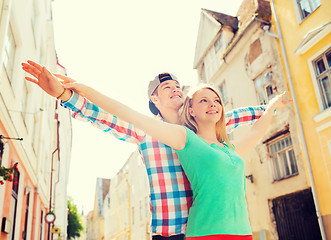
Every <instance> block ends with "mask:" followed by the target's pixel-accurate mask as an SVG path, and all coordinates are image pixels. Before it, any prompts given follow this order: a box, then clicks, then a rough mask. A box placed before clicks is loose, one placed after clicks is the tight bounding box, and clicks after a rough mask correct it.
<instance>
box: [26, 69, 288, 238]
mask: <svg viewBox="0 0 331 240" xmlns="http://www.w3.org/2000/svg"><path fill="white" fill-rule="evenodd" d="M34 76H35V77H36V79H35V78H30V77H27V78H26V79H27V80H29V81H31V82H33V83H36V84H38V85H39V86H40V87H41V88H42V87H43V85H45V84H47V83H48V81H49V80H50V79H52V78H54V76H53V75H52V74H51V73H50V72H49V71H48V70H47V69H46V68H45V67H43V68H42V69H41V70H40V72H38V74H34ZM69 90H73V91H76V92H78V93H79V94H80V95H83V96H85V97H86V98H88V99H89V100H90V101H92V102H93V103H95V104H96V105H98V106H99V107H101V108H103V109H104V110H106V111H108V112H109V113H111V114H113V115H116V116H117V117H119V118H120V119H122V120H124V121H127V122H129V123H132V124H134V125H135V126H136V127H138V128H140V129H141V130H143V131H145V132H146V133H148V134H149V135H151V136H152V137H155V138H157V139H159V140H160V141H161V142H163V143H165V144H166V145H168V146H170V147H172V148H173V149H175V150H176V152H177V153H178V156H179V160H180V162H181V164H182V166H183V169H184V171H185V173H186V175H187V177H188V179H189V181H190V183H191V187H192V190H193V205H192V207H191V209H190V212H189V219H188V223H187V231H186V239H187V240H191V239H192V240H196V239H208V240H212V239H220V240H235V239H245V240H248V239H252V231H251V228H250V224H249V219H248V212H247V205H246V200H245V171H244V161H243V160H242V159H241V157H240V156H239V155H241V156H242V155H244V154H245V153H247V152H248V151H249V150H250V149H251V148H252V147H253V146H254V145H255V143H256V142H257V141H258V140H259V139H260V138H261V137H262V136H263V135H264V133H265V131H266V129H267V128H268V126H269V124H270V122H271V120H272V117H273V112H274V110H275V109H277V108H283V107H285V105H286V104H287V103H288V102H289V101H284V96H285V93H283V94H281V95H278V96H277V97H275V98H274V99H273V100H271V101H270V103H269V106H268V108H267V110H266V111H265V113H264V114H263V116H262V117H261V118H260V119H259V120H258V121H257V122H256V123H255V124H254V125H253V126H252V128H251V130H250V132H249V133H248V134H246V135H245V137H244V138H243V139H240V140H236V141H232V143H230V141H229V139H228V137H227V135H226V132H225V118H224V107H223V103H222V100H221V98H220V96H219V95H218V93H217V92H216V91H215V90H214V89H212V88H211V87H203V88H201V89H199V90H197V91H195V92H194V94H193V95H192V96H191V97H188V98H187V99H186V100H185V103H184V106H183V124H184V126H180V125H176V124H169V123H166V122H162V121H160V120H158V119H155V118H151V117H148V116H145V115H143V114H140V113H138V112H136V111H135V110H133V109H131V108H129V107H127V106H125V105H123V104H121V103H120V102H118V101H116V100H114V99H111V98H109V97H107V96H104V95H103V94H101V93H99V92H97V91H96V90H94V89H92V88H90V87H87V86H85V85H83V84H79V83H77V82H70V83H67V84H65V85H64V90H63V93H62V94H61V96H62V95H63V94H66V92H67V91H69Z"/></svg>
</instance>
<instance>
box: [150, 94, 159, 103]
mask: <svg viewBox="0 0 331 240" xmlns="http://www.w3.org/2000/svg"><path fill="white" fill-rule="evenodd" d="M151 101H152V103H154V105H155V103H157V102H158V99H157V96H155V95H152V96H151Z"/></svg>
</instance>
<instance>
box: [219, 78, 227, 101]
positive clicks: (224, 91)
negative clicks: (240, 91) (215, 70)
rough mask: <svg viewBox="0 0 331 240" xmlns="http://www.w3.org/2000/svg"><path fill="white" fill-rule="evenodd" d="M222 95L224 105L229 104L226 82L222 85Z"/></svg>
mask: <svg viewBox="0 0 331 240" xmlns="http://www.w3.org/2000/svg"><path fill="white" fill-rule="evenodd" d="M220 94H221V98H222V101H223V103H224V105H225V104H227V103H228V102H229V97H228V92H227V90H226V84H225V82H223V83H222V85H221V86H220Z"/></svg>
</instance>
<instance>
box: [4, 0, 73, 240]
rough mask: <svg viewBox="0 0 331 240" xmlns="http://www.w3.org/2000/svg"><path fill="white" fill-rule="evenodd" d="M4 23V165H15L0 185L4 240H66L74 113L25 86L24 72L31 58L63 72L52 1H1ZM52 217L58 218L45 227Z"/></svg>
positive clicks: (32, 88)
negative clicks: (10, 178) (11, 177)
mask: <svg viewBox="0 0 331 240" xmlns="http://www.w3.org/2000/svg"><path fill="white" fill-rule="evenodd" d="M0 19H1V20H0V48H1V50H0V66H1V67H0V135H1V139H0V140H1V143H0V145H1V158H0V164H1V166H2V167H6V168H9V167H11V166H13V165H14V164H15V163H17V170H15V172H14V180H13V181H12V182H10V181H5V183H4V185H1V186H0V226H1V231H0V239H1V240H2V239H38V240H39V239H50V238H51V237H53V236H52V229H53V228H54V227H57V228H58V229H61V233H59V234H56V235H54V238H55V237H58V238H59V239H61V238H62V239H65V238H66V226H67V220H66V219H67V204H66V202H67V196H66V186H67V176H68V166H69V162H70V151H71V120H70V114H69V112H68V111H67V110H65V109H59V108H58V106H59V104H58V102H57V101H55V100H54V99H53V98H51V97H49V96H47V94H45V93H43V92H42V91H41V90H40V89H39V88H38V87H37V86H34V85H33V84H31V83H29V82H27V81H25V79H24V77H25V76H26V74H25V72H24V71H22V69H21V62H23V61H26V60H27V59H33V60H36V61H38V62H40V63H41V64H44V65H47V66H48V67H49V69H51V70H52V71H54V72H59V73H63V74H64V73H65V69H64V68H63V67H62V66H61V65H60V64H59V63H58V61H57V56H56V51H55V44H54V36H53V22H52V14H51V1H50V0H49V1H38V0H31V1H23V2H20V1H12V0H1V1H0ZM15 138H23V140H17V139H15ZM50 212H53V213H54V214H55V216H56V218H55V221H54V222H52V223H47V222H46V219H45V217H46V216H47V217H51V216H49V215H50ZM47 219H50V218H47Z"/></svg>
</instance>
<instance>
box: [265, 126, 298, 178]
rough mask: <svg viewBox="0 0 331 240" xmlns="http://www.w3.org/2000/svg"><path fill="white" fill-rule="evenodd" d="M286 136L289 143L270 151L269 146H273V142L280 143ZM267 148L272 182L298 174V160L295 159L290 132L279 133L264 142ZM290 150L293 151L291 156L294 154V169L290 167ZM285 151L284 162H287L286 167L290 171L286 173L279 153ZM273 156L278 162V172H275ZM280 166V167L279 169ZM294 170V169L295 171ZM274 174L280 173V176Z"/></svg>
mask: <svg viewBox="0 0 331 240" xmlns="http://www.w3.org/2000/svg"><path fill="white" fill-rule="evenodd" d="M286 138H290V140H291V145H288V146H285V147H284V148H282V149H281V150H278V151H275V152H273V153H272V150H271V146H275V144H277V143H281V141H283V140H284V141H285V140H286ZM266 146H267V149H268V153H269V158H270V161H269V163H270V167H271V173H272V182H279V181H282V180H284V179H288V178H291V177H294V176H297V175H299V168H298V162H297V159H296V154H295V151H294V146H293V140H292V136H291V134H290V133H289V132H288V133H285V134H281V135H280V136H278V137H276V138H274V139H272V140H270V141H268V142H267V143H266ZM290 151H293V156H294V161H295V169H292V164H291V160H290ZM283 153H285V155H286V162H287V168H288V169H289V171H290V173H289V174H286V173H285V172H286V168H285V166H284V165H283V162H282V160H283V159H282V158H281V154H283ZM274 157H276V158H277V163H278V169H279V170H280V173H277V174H276V169H275V159H274ZM281 167H282V169H280V168H281ZM295 170H296V171H295ZM276 175H280V176H276Z"/></svg>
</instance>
